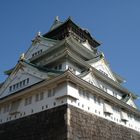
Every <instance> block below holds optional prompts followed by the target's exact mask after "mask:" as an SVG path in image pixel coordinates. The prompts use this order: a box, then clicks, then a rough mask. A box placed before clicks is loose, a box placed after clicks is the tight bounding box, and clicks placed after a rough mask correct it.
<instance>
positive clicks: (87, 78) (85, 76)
mask: <svg viewBox="0 0 140 140" xmlns="http://www.w3.org/2000/svg"><path fill="white" fill-rule="evenodd" d="M79 77H81V78H82V79H83V80H85V81H87V82H89V83H90V84H92V85H94V86H96V87H99V84H98V82H97V80H96V78H95V76H94V74H93V73H92V72H91V71H88V72H85V73H84V74H82V75H79Z"/></svg>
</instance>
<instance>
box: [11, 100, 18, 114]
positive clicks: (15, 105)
mask: <svg viewBox="0 0 140 140" xmlns="http://www.w3.org/2000/svg"><path fill="white" fill-rule="evenodd" d="M19 105H20V100H17V101H14V102H12V104H11V107H10V113H16V112H17V111H18V107H19Z"/></svg>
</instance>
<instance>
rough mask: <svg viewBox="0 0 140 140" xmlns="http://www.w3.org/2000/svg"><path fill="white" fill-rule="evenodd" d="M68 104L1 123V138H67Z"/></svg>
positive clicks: (60, 139)
mask: <svg viewBox="0 0 140 140" xmlns="http://www.w3.org/2000/svg"><path fill="white" fill-rule="evenodd" d="M66 109H67V106H66V105H65V106H61V107H56V108H54V109H49V110H47V111H43V112H40V113H36V114H33V115H31V116H28V117H24V118H20V119H18V120H14V121H11V122H8V123H5V124H1V125H0V140H66V139H67V126H66Z"/></svg>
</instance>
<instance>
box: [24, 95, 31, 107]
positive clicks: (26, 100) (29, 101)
mask: <svg viewBox="0 0 140 140" xmlns="http://www.w3.org/2000/svg"><path fill="white" fill-rule="evenodd" d="M31 103H32V96H30V97H27V98H25V104H24V105H25V106H26V105H29V104H31Z"/></svg>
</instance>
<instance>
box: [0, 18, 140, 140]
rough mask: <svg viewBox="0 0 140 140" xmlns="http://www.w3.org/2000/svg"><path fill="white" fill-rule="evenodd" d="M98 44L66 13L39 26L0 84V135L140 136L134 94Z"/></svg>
mask: <svg viewBox="0 0 140 140" xmlns="http://www.w3.org/2000/svg"><path fill="white" fill-rule="evenodd" d="M99 46H100V42H98V41H97V40H96V39H95V38H94V37H93V36H92V35H91V33H89V31H88V30H86V29H84V28H82V27H80V26H79V25H77V24H76V23H75V22H74V21H73V20H72V19H71V18H70V17H69V18H68V19H66V20H65V21H61V20H59V18H58V17H56V18H55V20H54V22H53V23H52V25H50V29H48V32H47V33H43V34H42V33H41V32H38V33H37V35H36V36H35V37H34V39H33V40H32V42H31V45H30V47H29V49H28V50H27V51H26V52H25V53H23V54H22V55H21V56H20V58H19V60H18V62H17V64H16V65H15V66H13V68H11V69H9V70H6V71H5V74H7V78H6V80H5V81H4V82H3V83H1V84H0V139H1V140H140V110H139V109H138V108H137V106H136V104H135V100H136V99H137V98H138V96H137V95H135V94H134V93H132V92H131V91H129V90H128V89H126V88H125V87H123V85H122V84H123V82H124V81H125V80H124V79H123V78H122V77H121V76H120V75H118V74H116V73H115V72H113V71H112V70H111V68H110V66H109V64H108V62H107V60H106V57H105V55H104V53H103V52H101V51H99ZM13 55H14V54H13Z"/></svg>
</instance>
